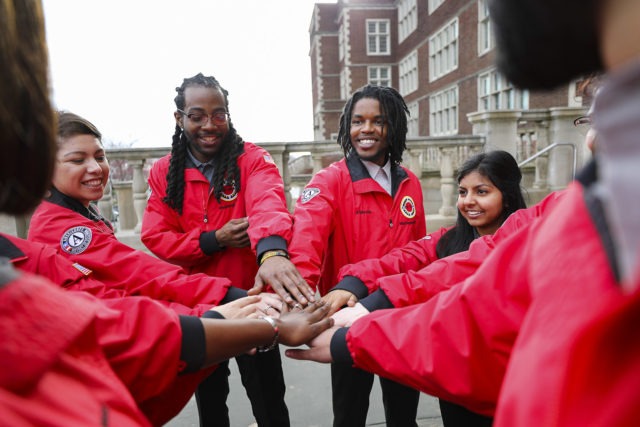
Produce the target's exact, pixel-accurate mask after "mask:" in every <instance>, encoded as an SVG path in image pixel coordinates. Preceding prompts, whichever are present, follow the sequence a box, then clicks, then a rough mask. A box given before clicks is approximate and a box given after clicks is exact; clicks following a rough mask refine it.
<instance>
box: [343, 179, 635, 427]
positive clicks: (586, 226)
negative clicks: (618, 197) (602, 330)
mask: <svg viewBox="0 0 640 427" xmlns="http://www.w3.org/2000/svg"><path fill="white" fill-rule="evenodd" d="M594 224H595V222H594V221H593V220H592V218H591V216H590V214H589V210H588V209H587V206H586V205H585V202H584V194H583V189H582V187H581V186H580V185H578V184H572V185H571V186H570V187H569V188H568V190H567V191H566V194H565V195H564V196H563V197H562V199H561V200H560V201H559V203H558V204H557V205H556V207H555V208H554V209H553V211H552V212H551V214H549V215H545V217H543V218H539V219H537V220H535V221H533V222H531V223H530V224H529V225H528V226H525V227H524V228H522V229H521V230H519V231H517V232H516V233H514V234H512V235H511V236H509V237H508V238H506V239H505V240H504V241H503V242H502V243H500V245H498V247H496V248H495V250H494V251H493V252H492V254H491V255H490V256H489V258H487V260H486V261H485V262H484V263H483V264H482V265H481V266H480V268H479V269H478V270H477V272H476V274H474V275H473V276H471V277H470V278H469V279H467V280H466V281H465V282H464V283H463V284H461V285H459V286H454V287H452V288H451V289H450V290H448V291H444V292H441V293H439V294H437V295H436V296H435V297H433V298H432V299H430V300H429V301H427V302H426V303H424V304H420V305H415V306H411V307H405V308H401V309H397V310H381V311H378V312H375V313H372V314H371V315H369V316H367V317H365V318H363V319H359V320H358V321H356V322H355V323H354V324H353V326H352V327H351V328H350V329H349V330H348V333H347V336H346V344H347V348H348V351H349V353H350V355H351V356H352V357H353V360H354V362H355V365H356V366H357V367H360V368H363V369H365V370H368V371H371V372H374V373H376V374H379V375H384V376H386V377H389V378H391V379H393V380H396V381H399V382H403V383H405V384H408V385H411V386H413V387H415V388H418V389H420V390H422V391H424V392H426V393H429V394H432V395H435V396H438V397H442V398H445V399H446V400H450V401H453V402H456V403H460V404H462V405H464V406H466V407H468V408H469V409H471V410H473V411H475V412H479V413H483V414H487V415H493V414H494V412H495V415H496V418H495V425H496V427H500V426H525V427H526V426H534V425H535V426H539V425H544V426H555V425H557V424H554V420H555V419H557V416H558V411H562V408H558V406H557V403H558V402H561V390H562V384H563V378H564V374H565V372H566V367H567V366H569V365H570V364H571V363H573V359H572V358H573V357H577V356H576V355H575V354H574V353H573V352H572V349H573V345H574V339H575V337H576V336H577V335H578V334H579V333H580V332H581V331H584V330H586V329H588V328H590V327H591V325H592V324H593V322H594V321H597V320H598V319H599V318H600V316H601V313H602V311H603V310H608V309H610V308H611V307H616V306H619V305H620V304H622V303H624V300H625V299H626V298H628V297H626V296H625V295H624V294H623V293H622V292H621V290H620V288H619V287H618V285H617V283H616V280H615V277H614V274H613V270H612V268H611V266H610V264H609V260H608V257H607V254H606V253H605V251H604V249H603V245H602V241H601V236H600V234H599V233H598V230H597V229H596V227H595V225H594ZM634 297H635V296H634ZM627 338H628V337H627ZM334 340H335V343H334V344H335V354H337V355H344V353H343V352H341V351H340V345H339V344H340V339H339V336H338V337H335V338H334ZM619 345H621V346H623V344H622V343H619ZM631 348H637V345H635V344H631ZM619 354H625V353H619ZM635 354H636V355H637V352H636V353H635ZM625 355H626V354H625ZM606 377H607V373H602V375H601V376H599V377H598V378H600V379H601V380H602V381H603V382H605V381H606ZM525 391H526V392H525ZM499 392H500V399H499V401H498V393H499ZM578 392H579V391H578ZM634 393H635V396H636V397H637V383H636V388H635V391H634ZM599 398H600V399H599V400H598V401H597V402H593V403H595V404H597V405H599V407H600V408H601V409H602V408H606V407H607V405H610V404H612V405H615V404H616V403H617V402H618V401H617V400H616V399H619V398H622V396H619V395H616V396H605V395H599ZM496 407H497V409H496ZM633 421H634V422H636V421H637V419H634V420H633ZM566 425H573V424H566ZM575 425H584V424H575ZM605 425H606V424H605ZM622 425H625V424H622Z"/></svg>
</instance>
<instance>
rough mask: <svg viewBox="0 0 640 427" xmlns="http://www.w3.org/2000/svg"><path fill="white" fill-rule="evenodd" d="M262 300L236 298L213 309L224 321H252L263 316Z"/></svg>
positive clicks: (256, 298) (254, 297) (252, 297)
mask: <svg viewBox="0 0 640 427" xmlns="http://www.w3.org/2000/svg"><path fill="white" fill-rule="evenodd" d="M261 302H262V299H261V298H260V297H259V296H249V297H244V298H238V299H236V300H233V301H231V302H228V303H226V304H222V305H218V306H216V307H213V308H212V309H211V310H213V311H217V312H218V313H220V314H221V315H222V316H224V318H225V319H247V318H248V319H253V318H257V317H258V316H259V315H261V314H263V313H262V311H261V306H260V304H261Z"/></svg>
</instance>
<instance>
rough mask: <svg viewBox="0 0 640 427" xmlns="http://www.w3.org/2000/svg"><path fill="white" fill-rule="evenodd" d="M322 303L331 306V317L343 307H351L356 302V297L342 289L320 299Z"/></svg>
mask: <svg viewBox="0 0 640 427" xmlns="http://www.w3.org/2000/svg"><path fill="white" fill-rule="evenodd" d="M322 301H324V302H326V303H327V304H329V305H330V306H331V308H330V309H329V314H330V315H332V314H333V313H335V312H336V311H338V310H340V309H341V308H342V307H344V306H345V305H347V306H349V307H353V306H354V305H356V303H357V302H358V297H356V296H355V295H354V294H352V293H351V292H349V291H346V290H344V289H334V290H332V291H331V292H329V293H328V294H326V295H325V296H323V297H322Z"/></svg>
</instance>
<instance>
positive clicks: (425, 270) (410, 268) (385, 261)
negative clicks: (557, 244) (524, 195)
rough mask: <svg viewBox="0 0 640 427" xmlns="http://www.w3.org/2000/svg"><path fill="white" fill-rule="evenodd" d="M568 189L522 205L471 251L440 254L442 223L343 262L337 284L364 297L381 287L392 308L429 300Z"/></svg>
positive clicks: (464, 275)
mask: <svg viewBox="0 0 640 427" xmlns="http://www.w3.org/2000/svg"><path fill="white" fill-rule="evenodd" d="M563 194H564V191H555V192H553V193H551V194H549V195H548V196H547V197H545V198H544V199H543V200H542V201H541V202H540V203H538V204H536V205H535V206H532V207H530V208H527V209H519V210H517V211H516V212H514V213H512V214H511V215H510V216H509V218H507V220H506V221H505V222H504V223H503V224H502V226H501V227H500V228H499V229H498V230H497V231H496V232H495V233H494V234H492V235H489V236H482V237H480V238H478V239H475V240H474V241H473V242H471V245H470V246H469V250H468V251H464V252H460V253H457V254H454V255H451V256H448V257H445V258H442V259H438V255H437V254H436V246H437V244H438V241H439V240H440V238H441V237H442V235H443V234H444V233H445V232H446V231H447V229H444V228H443V229H440V230H438V231H436V232H435V233H431V234H429V235H427V236H425V237H423V238H422V239H420V240H418V241H415V242H411V243H409V244H407V245H406V246H403V247H402V248H397V249H394V250H392V251H391V252H389V254H387V255H385V256H383V257H381V258H378V259H369V260H365V261H362V262H359V263H356V264H351V265H347V266H345V267H343V268H342V269H341V270H340V274H339V279H340V281H341V282H340V283H339V285H338V286H337V287H339V288H343V289H348V290H350V291H352V292H354V293H355V294H356V295H358V296H359V298H360V299H362V298H364V297H365V296H366V295H367V294H372V293H373V292H375V291H376V290H378V289H380V290H381V291H382V292H384V295H385V297H386V299H388V301H389V302H390V303H391V304H392V305H393V307H404V306H407V305H412V304H418V303H421V302H424V301H426V300H428V299H429V298H431V297H432V296H433V295H435V294H437V293H438V292H440V291H442V290H446V289H449V288H450V287H451V286H453V285H455V284H457V283H460V282H461V281H463V280H464V279H466V278H467V277H469V276H471V275H472V274H473V273H474V272H475V271H476V270H477V269H478V267H479V266H480V264H481V263H482V262H483V261H484V260H485V259H486V258H487V257H488V256H489V254H490V253H491V251H492V250H493V249H494V248H495V247H496V245H497V244H498V243H500V242H501V241H502V240H504V239H505V238H506V237H507V236H509V235H511V234H512V233H514V232H515V231H517V230H519V229H520V228H522V227H524V226H526V225H527V224H529V223H530V222H531V221H533V220H534V219H535V218H538V217H540V216H542V215H543V214H545V212H548V211H550V210H551V209H552V208H553V207H554V206H555V205H556V204H557V203H558V202H559V201H560V199H561V197H562V195H563ZM365 287H366V289H365ZM374 298H376V299H378V298H379V297H377V296H374ZM376 303H377V301H376ZM374 304H375V303H374ZM365 305H366V306H367V308H372V307H370V305H368V304H367V303H365ZM373 308H374V309H375V308H376V307H375V305H374V306H373ZM381 308H390V307H381Z"/></svg>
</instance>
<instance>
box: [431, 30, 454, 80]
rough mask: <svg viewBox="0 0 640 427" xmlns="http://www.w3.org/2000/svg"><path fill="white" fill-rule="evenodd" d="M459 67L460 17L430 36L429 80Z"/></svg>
mask: <svg viewBox="0 0 640 427" xmlns="http://www.w3.org/2000/svg"><path fill="white" fill-rule="evenodd" d="M456 68H458V18H455V19H454V20H453V21H451V22H449V23H448V24H446V25H445V26H444V27H442V28H441V29H440V30H438V32H436V33H435V34H434V35H433V36H431V37H430V38H429V81H433V80H436V79H438V78H440V77H442V76H444V75H445V74H447V73H449V72H451V71H453V70H455V69H456Z"/></svg>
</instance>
